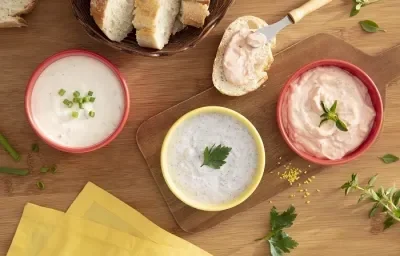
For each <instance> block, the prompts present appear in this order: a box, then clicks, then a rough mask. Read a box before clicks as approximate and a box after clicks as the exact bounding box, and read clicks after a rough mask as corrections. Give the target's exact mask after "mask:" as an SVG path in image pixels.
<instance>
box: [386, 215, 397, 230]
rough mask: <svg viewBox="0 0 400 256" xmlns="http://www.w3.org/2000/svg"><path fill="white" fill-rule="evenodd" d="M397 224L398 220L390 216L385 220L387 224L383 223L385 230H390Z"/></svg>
mask: <svg viewBox="0 0 400 256" xmlns="http://www.w3.org/2000/svg"><path fill="white" fill-rule="evenodd" d="M395 223H396V220H395V219H394V218H392V217H390V216H388V217H387V218H386V220H385V222H383V224H384V226H383V230H385V229H388V228H390V227H391V226H393V224H395Z"/></svg>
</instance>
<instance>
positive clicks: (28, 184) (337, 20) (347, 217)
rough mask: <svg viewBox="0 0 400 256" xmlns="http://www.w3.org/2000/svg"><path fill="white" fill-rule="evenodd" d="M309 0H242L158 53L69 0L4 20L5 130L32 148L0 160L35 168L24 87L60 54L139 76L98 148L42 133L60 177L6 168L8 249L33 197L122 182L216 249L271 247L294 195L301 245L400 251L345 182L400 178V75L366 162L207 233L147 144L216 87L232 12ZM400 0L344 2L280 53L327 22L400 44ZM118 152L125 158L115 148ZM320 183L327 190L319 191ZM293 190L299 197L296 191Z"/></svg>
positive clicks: (262, 13) (284, 42)
mask: <svg viewBox="0 0 400 256" xmlns="http://www.w3.org/2000/svg"><path fill="white" fill-rule="evenodd" d="M303 2H304V0H292V1H281V0H270V1H266V0H237V1H236V3H235V5H234V6H233V7H232V8H231V10H230V11H229V12H228V14H227V15H226V17H225V18H224V20H223V21H222V22H221V23H220V25H219V26H218V27H217V28H216V29H215V30H214V31H213V32H212V33H211V34H210V35H209V36H208V38H206V39H205V40H204V41H203V42H202V43H200V45H198V47H197V48H196V49H193V50H189V51H187V52H185V53H182V54H178V55H176V56H173V57H168V58H159V59H157V58H145V57H138V56H131V55H128V54H124V53H120V52H117V51H115V50H113V49H110V48H108V47H106V46H103V45H101V44H100V43H98V42H95V41H93V40H92V39H91V38H89V37H88V36H87V35H86V34H85V32H84V30H83V29H82V28H81V27H80V25H79V24H78V22H76V21H75V19H74V17H73V15H72V11H71V8H70V6H69V5H70V3H69V1H66V0H53V1H50V0H41V1H40V3H39V5H38V6H37V8H36V9H35V10H34V12H33V13H32V14H31V15H29V16H28V17H27V20H28V22H29V27H28V28H23V29H6V30H1V36H0V68H1V69H2V74H1V75H0V120H1V121H0V131H1V132H2V133H3V134H5V135H6V136H7V137H8V138H9V140H10V142H12V144H13V145H15V147H16V148H17V149H18V150H19V151H20V152H21V153H23V158H24V159H23V161H21V162H20V163H17V164H16V163H14V162H13V161H12V160H11V159H10V158H9V157H8V156H7V154H6V153H4V152H0V165H1V166H3V165H4V166H14V167H25V166H26V164H25V163H26V161H25V160H26V158H27V155H28V153H29V152H30V147H31V144H32V143H33V142H36V141H39V139H38V138H37V137H36V136H35V134H34V133H33V131H32V129H31V128H30V126H29V125H28V123H27V120H26V117H25V114H24V90H25V86H26V83H27V81H28V79H29V77H30V75H31V73H32V71H33V70H34V68H35V67H36V66H37V65H38V64H39V63H40V62H41V61H43V60H44V58H46V57H48V56H50V55H52V54H54V53H56V52H59V51H61V50H65V49H70V48H84V49H88V50H92V51H95V52H97V53H100V54H102V55H104V56H105V57H107V58H109V59H110V60H111V61H112V62H113V63H115V64H116V65H117V66H118V67H119V68H120V70H121V71H122V73H123V75H124V76H125V78H126V80H127V82H128V84H129V89H130V93H131V113H130V116H129V120H128V122H127V125H126V127H125V129H124V130H123V132H122V133H121V135H120V136H119V137H118V138H117V139H116V140H115V141H114V142H113V143H111V144H110V145H109V146H107V147H106V148H104V149H101V150H98V151H96V152H93V153H89V154H84V155H71V154H66V153H62V152H58V151H57V150H54V149H52V148H50V147H48V146H46V145H45V144H44V143H43V142H39V144H40V147H41V156H42V159H39V158H38V157H37V156H36V157H35V158H34V159H33V161H34V165H35V166H40V165H41V164H42V163H41V161H42V162H44V163H47V164H52V163H56V164H58V166H59V169H60V170H61V172H60V173H58V174H56V175H50V174H48V175H40V174H39V173H38V172H37V170H36V171H35V172H34V173H33V174H31V175H29V176H27V177H10V176H0V202H1V207H0V255H5V254H6V252H7V250H8V247H9V245H10V242H11V239H12V237H13V235H14V232H15V228H16V226H17V224H18V221H19V218H20V216H21V212H22V210H23V206H24V205H25V204H26V203H27V202H32V203H36V204H39V205H42V206H47V207H52V208H55V209H59V210H66V209H67V207H68V206H69V205H70V204H71V202H72V201H73V200H74V198H75V197H76V195H77V193H78V192H79V191H80V190H81V189H82V188H83V186H84V185H85V183H86V182H88V181H92V182H94V183H96V184H97V185H99V186H101V187H102V188H104V189H106V190H108V191H110V192H112V193H113V194H114V195H116V196H117V197H119V198H120V199H122V200H123V201H125V202H127V203H128V204H129V205H131V206H132V207H134V208H136V209H137V210H139V211H140V212H142V213H143V214H144V215H145V216H147V217H148V218H149V219H151V220H152V221H154V222H155V223H157V224H158V225H159V226H161V227H163V228H165V229H167V230H169V231H171V232H173V233H175V234H178V235H179V236H181V237H183V238H185V239H187V240H189V241H191V242H193V243H195V244H196V245H198V246H200V247H202V248H204V249H205V250H207V251H209V252H210V253H212V254H214V255H216V256H224V255H268V246H267V245H266V244H264V243H254V242H253V240H254V239H255V238H258V237H260V236H262V235H264V234H265V233H266V231H267V227H268V223H269V211H270V209H271V207H272V205H275V206H276V207H277V208H278V209H280V210H283V209H286V208H287V207H288V206H289V205H290V204H291V203H293V204H294V205H295V206H296V210H297V212H298V214H299V215H298V218H297V220H296V222H295V225H294V226H293V227H292V228H290V229H289V230H288V233H289V234H290V235H291V236H292V237H293V238H294V239H295V240H297V241H298V242H299V244H300V245H299V247H298V248H296V249H295V250H294V251H293V253H292V255H388V256H389V255H399V252H400V243H398V240H397V237H398V236H399V235H400V226H394V227H393V228H391V229H389V230H387V231H385V232H381V231H380V230H379V228H377V227H376V220H369V219H368V218H367V214H368V211H369V209H370V206H371V205H370V204H361V205H356V202H357V199H358V197H357V196H356V195H352V196H348V197H344V195H343V193H342V191H340V190H338V187H339V186H340V185H341V184H342V183H344V182H345V181H346V180H347V179H348V178H349V177H350V174H351V173H353V172H358V173H359V175H360V178H361V181H365V180H366V179H367V178H368V177H369V176H371V175H373V174H375V173H379V179H378V184H382V185H384V186H389V185H392V184H393V183H400V176H399V175H398V173H399V172H400V170H398V164H397V163H396V164H391V165H384V164H382V163H381V162H380V161H379V160H378V159H377V156H381V155H383V154H385V153H388V152H390V153H393V154H397V155H400V144H399V143H398V142H399V139H398V138H399V136H400V119H399V118H398V109H400V101H399V99H400V80H399V79H397V80H395V81H393V82H392V83H391V87H390V88H389V89H388V93H387V106H386V107H387V108H386V115H385V126H384V130H383V132H382V134H381V136H380V139H379V140H378V141H377V142H376V143H375V145H374V146H373V147H372V148H371V149H370V150H369V151H368V152H367V153H366V154H364V155H363V156H362V157H360V158H359V159H358V160H356V161H354V162H352V163H350V164H346V165H344V166H339V167H334V168H329V169H327V170H325V171H323V172H322V173H321V174H320V175H318V176H317V177H316V179H315V181H314V182H313V183H311V184H310V185H309V186H308V190H309V191H311V193H312V194H311V196H310V197H309V198H308V199H309V200H310V201H311V203H310V204H305V202H304V199H303V198H301V197H300V194H298V193H297V192H296V191H297V188H293V189H291V190H288V191H285V192H283V193H281V194H279V195H278V196H276V197H274V198H272V199H271V200H272V201H273V203H272V204H270V203H268V202H265V203H262V204H260V205H258V206H256V207H254V208H252V209H250V210H248V211H247V212H244V213H241V214H239V215H236V216H235V217H233V218H232V219H230V220H228V221H226V222H224V223H222V224H220V225H218V226H217V227H215V228H213V229H211V230H207V231H205V232H202V233H198V234H186V233H184V232H182V231H180V230H179V228H178V227H177V226H176V224H175V223H174V220H173V219H172V217H171V215H170V213H169V211H168V209H167V207H166V205H165V203H164V201H163V199H162V197H161V195H160V193H159V191H158V190H157V187H156V185H155V183H154V181H153V179H152V177H151V175H150V173H149V171H148V169H147V166H146V164H145V161H144V160H143V158H142V155H141V154H140V152H139V149H138V147H137V145H136V140H135V134H136V130H137V128H138V126H139V125H140V123H141V122H143V121H144V120H146V119H147V118H149V117H151V116H153V115H155V114H157V113H159V112H161V111H163V110H164V109H166V108H168V107H171V106H173V105H174V104H177V103H179V102H180V101H183V100H185V99H187V98H188V97H190V96H193V95H195V94H197V93H199V92H201V91H203V90H205V89H207V88H209V87H210V86H212V82H211V68H212V62H213V59H214V55H215V53H216V49H217V46H218V43H219V40H220V39H221V36H222V34H223V31H224V28H225V27H226V26H227V25H228V24H229V23H230V22H232V21H233V20H234V19H235V18H237V17H239V16H241V15H256V16H259V17H261V18H264V19H265V20H266V21H267V22H269V23H273V22H275V21H278V20H279V18H281V17H282V16H283V15H285V14H286V13H287V12H288V11H290V10H291V9H292V8H294V7H296V6H298V5H300V4H301V3H303ZM397 2H398V0H385V1H381V2H379V3H376V4H373V5H370V6H367V7H365V8H363V9H362V11H361V12H360V14H359V15H357V16H356V17H353V18H349V12H350V9H351V7H352V1H351V0H333V1H332V3H331V4H329V5H328V6H326V7H324V8H323V9H321V10H319V11H318V12H316V13H313V14H312V15H310V16H308V17H306V18H305V19H304V20H303V21H302V22H301V23H299V24H298V25H296V26H291V27H289V28H287V29H285V31H284V32H282V33H281V34H280V35H279V36H278V51H279V50H282V49H284V48H285V47H287V46H290V45H292V44H294V43H296V42H298V41H300V40H302V39H304V38H306V37H308V36H310V35H313V34H315V33H317V32H326V33H330V34H333V35H336V36H338V37H340V38H342V39H344V40H346V41H348V42H350V43H351V44H353V45H355V46H356V47H358V48H360V49H361V50H363V51H365V52H366V53H368V54H377V53H379V52H382V51H384V50H386V49H389V48H390V47H393V46H395V45H397V44H399V43H400V36H399V35H400V27H399V26H398V25H399V21H398V13H399V11H400V7H399V5H398V3H397ZM363 19H372V20H375V21H376V22H377V23H379V24H380V25H381V26H382V27H384V28H385V29H386V30H387V33H377V34H367V33H364V32H363V31H362V30H361V29H360V27H359V25H358V21H360V20H363ZM273 75H274V74H270V76H273ZM267 153H268V148H267ZM115 155H117V156H118V157H110V156H115ZM267 164H268V163H267ZM274 164H275V163H274ZM39 179H41V180H43V181H44V182H45V184H46V189H45V190H43V191H40V190H38V189H37V188H36V186H35V183H36V181H37V180H39ZM316 189H320V190H321V192H320V193H314V191H315V190H316ZM293 193H296V194H297V197H295V198H289V195H290V194H293Z"/></svg>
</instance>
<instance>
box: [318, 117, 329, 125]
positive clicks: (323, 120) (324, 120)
mask: <svg viewBox="0 0 400 256" xmlns="http://www.w3.org/2000/svg"><path fill="white" fill-rule="evenodd" d="M326 121H328V118H324V119H322V120H321V122H320V123H319V127H321V125H322V124H323V123H325V122H326Z"/></svg>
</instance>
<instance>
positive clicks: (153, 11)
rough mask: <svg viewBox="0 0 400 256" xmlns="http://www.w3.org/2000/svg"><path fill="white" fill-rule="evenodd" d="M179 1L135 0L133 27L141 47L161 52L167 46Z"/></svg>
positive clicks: (178, 8) (177, 11)
mask: <svg viewBox="0 0 400 256" xmlns="http://www.w3.org/2000/svg"><path fill="white" fill-rule="evenodd" d="M180 1H181V0H168V1H164V0H136V2H135V11H134V19H133V26H134V27H135V29H136V40H137V42H138V44H139V45H140V46H142V47H148V48H153V49H159V50H161V49H162V48H164V46H165V45H166V44H168V41H169V38H170V36H171V34H172V32H173V27H174V24H175V19H176V17H177V15H178V13H179V10H180V5H181V2H180Z"/></svg>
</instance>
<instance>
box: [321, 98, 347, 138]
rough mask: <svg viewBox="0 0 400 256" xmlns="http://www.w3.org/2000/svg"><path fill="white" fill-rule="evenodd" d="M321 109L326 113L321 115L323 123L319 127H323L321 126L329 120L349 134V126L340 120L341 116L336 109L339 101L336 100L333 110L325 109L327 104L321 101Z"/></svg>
mask: <svg viewBox="0 0 400 256" xmlns="http://www.w3.org/2000/svg"><path fill="white" fill-rule="evenodd" d="M321 107H322V110H323V111H324V113H323V114H322V115H321V118H322V120H321V122H320V123H319V127H321V125H322V124H323V123H325V122H327V121H329V120H331V121H333V122H335V123H336V127H337V128H338V129H339V130H341V131H344V132H347V131H348V129H347V125H346V124H345V123H344V122H343V121H342V120H340V118H339V115H338V114H337V113H336V107H337V100H335V103H333V105H332V107H331V108H329V109H328V108H327V107H325V104H324V102H323V101H321Z"/></svg>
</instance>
